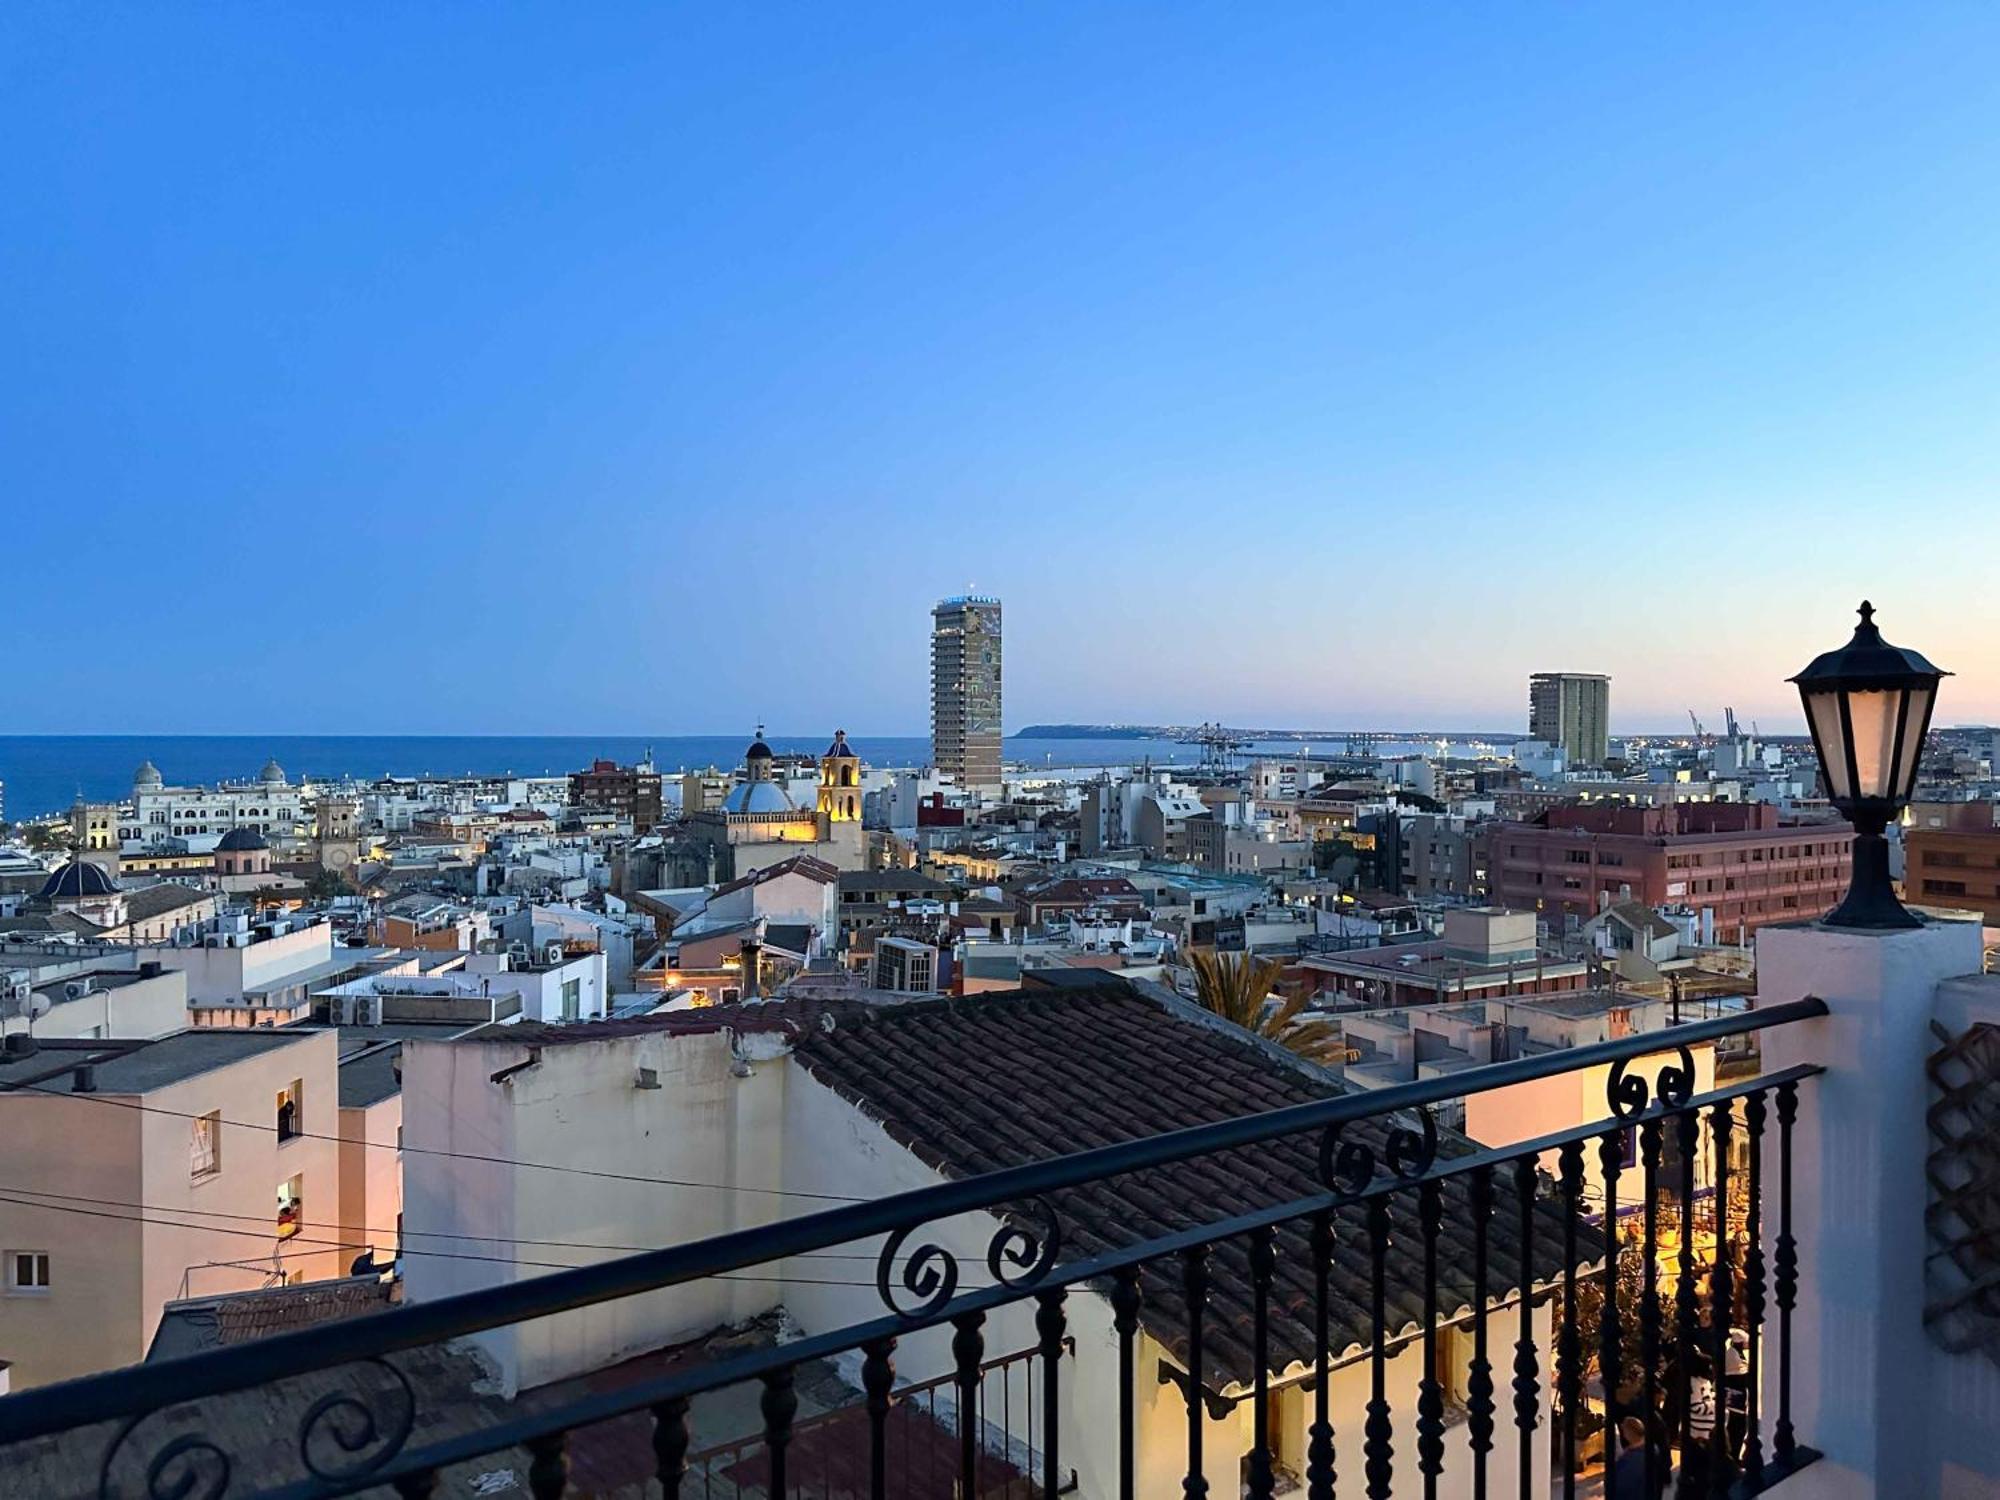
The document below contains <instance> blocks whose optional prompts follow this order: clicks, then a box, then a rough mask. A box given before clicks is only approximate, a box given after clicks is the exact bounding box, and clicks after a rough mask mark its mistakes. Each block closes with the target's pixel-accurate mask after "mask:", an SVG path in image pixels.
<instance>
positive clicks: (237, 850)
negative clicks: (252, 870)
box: [215, 828, 271, 854]
mask: <svg viewBox="0 0 2000 1500" xmlns="http://www.w3.org/2000/svg"><path fill="white" fill-rule="evenodd" d="M270 847H271V842H270V840H269V839H267V838H265V837H264V835H263V834H261V833H259V832H258V831H257V830H256V829H254V828H232V829H230V830H229V832H227V833H225V834H224V835H223V836H222V837H221V838H220V839H218V840H217V841H216V845H215V852H216V853H217V854H247V853H249V852H250V851H252V850H255V849H268V848H270Z"/></svg>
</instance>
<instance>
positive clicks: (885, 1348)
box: [861, 1338, 896, 1500]
mask: <svg viewBox="0 0 2000 1500" xmlns="http://www.w3.org/2000/svg"><path fill="white" fill-rule="evenodd" d="M863 1352H864V1355H865V1357H864V1358H863V1359H862V1361H861V1389H862V1391H863V1393H864V1394H865V1396H866V1398H867V1406H868V1500H886V1497H887V1495H888V1493H889V1393H890V1392H891V1391H892V1390H894V1389H895V1387H896V1341H895V1340H894V1339H892V1338H889V1339H875V1340H873V1341H872V1342H871V1343H869V1344H868V1345H866V1347H865V1349H864V1351H863Z"/></svg>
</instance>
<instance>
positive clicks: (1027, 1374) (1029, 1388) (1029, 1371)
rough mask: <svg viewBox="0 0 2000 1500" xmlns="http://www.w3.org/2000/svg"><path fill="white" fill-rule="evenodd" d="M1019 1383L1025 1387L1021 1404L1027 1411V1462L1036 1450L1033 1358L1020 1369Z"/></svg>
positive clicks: (1030, 1460)
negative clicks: (1028, 1456)
mask: <svg viewBox="0 0 2000 1500" xmlns="http://www.w3.org/2000/svg"><path fill="white" fill-rule="evenodd" d="M1021 1384H1022V1385H1023V1386H1024V1387H1026V1389H1024V1390H1023V1391H1022V1392H1021V1396H1022V1405H1023V1406H1025V1407H1026V1408H1027V1412H1028V1453H1029V1455H1030V1458H1029V1462H1030V1463H1032V1462H1033V1461H1034V1460H1033V1454H1034V1453H1035V1451H1036V1449H1035V1362H1034V1361H1033V1360H1029V1361H1028V1363H1027V1367H1026V1368H1025V1369H1023V1370H1022V1371H1021Z"/></svg>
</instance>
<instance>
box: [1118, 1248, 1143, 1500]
mask: <svg viewBox="0 0 2000 1500" xmlns="http://www.w3.org/2000/svg"><path fill="white" fill-rule="evenodd" d="M1139 1305H1140V1297H1139V1268H1138V1267H1137V1266H1120V1267H1119V1268H1118V1272H1117V1276H1116V1279H1115V1280H1114V1281H1113V1282H1112V1285H1111V1326H1112V1328H1113V1329H1115V1330H1116V1331H1117V1334H1118V1500H1137V1494H1138V1490H1137V1484H1138V1481H1137V1478H1136V1472H1137V1470H1136V1465H1135V1463H1134V1460H1133V1456H1132V1445H1133V1442H1134V1441H1135V1439H1134V1437H1133V1428H1134V1427H1136V1426H1137V1425H1138V1421H1139V1411H1138V1405H1139V1403H1138V1393H1137V1391H1136V1390H1135V1389H1134V1386H1133V1377H1134V1373H1135V1372H1134V1370H1133V1368H1132V1365H1133V1361H1134V1360H1135V1359H1136V1358H1137V1351H1136V1349H1135V1348H1134V1343H1135V1341H1136V1340H1137V1338H1138V1335H1139Z"/></svg>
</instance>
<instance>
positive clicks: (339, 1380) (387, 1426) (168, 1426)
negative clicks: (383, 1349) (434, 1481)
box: [97, 1358, 417, 1500]
mask: <svg viewBox="0 0 2000 1500" xmlns="http://www.w3.org/2000/svg"><path fill="white" fill-rule="evenodd" d="M273 1390H274V1393H275V1394H277V1395H278V1397H279V1399H281V1400H282V1399H285V1398H287V1397H290V1398H292V1399H294V1400H296V1401H301V1402H304V1408H303V1410H302V1411H301V1412H300V1413H299V1415H298V1417H297V1419H296V1423H295V1428H294V1434H293V1443H294V1447H295V1449H296V1452H297V1455H298V1462H299V1468H300V1471H301V1472H302V1473H304V1474H307V1475H310V1476H311V1477H312V1478H313V1479H314V1480H318V1481H321V1482H323V1483H324V1484H327V1485H329V1486H346V1485H350V1484H352V1483H353V1482H355V1481H358V1480H365V1479H366V1478H367V1477H368V1476H369V1475H371V1474H374V1473H375V1472H376V1471H377V1470H379V1469H381V1468H382V1467H383V1466H384V1465H385V1464H388V1463H389V1462H390V1461H391V1460H393V1459H394V1458H395V1457H396V1456H397V1455H398V1454H399V1453H401V1452H402V1451H403V1448H404V1446H405V1445H406V1444H407V1443H408V1442H409V1439H410V1434H411V1432H413V1431H414V1430H415V1428H416V1420H417V1393H416V1389H415V1387H413V1386H412V1385H411V1383H410V1379H409V1377H408V1376H407V1375H406V1374H404V1373H403V1371H402V1370H401V1369H400V1368H399V1367H398V1366H397V1365H395V1364H394V1363H393V1362H391V1361H390V1360H388V1359H384V1358H371V1359H364V1360H356V1361H354V1362H352V1363H349V1364H345V1365H340V1366H337V1367H335V1368H333V1369H328V1370H317V1371H312V1372H310V1373H308V1374H307V1375H305V1376H303V1377H301V1378H300V1379H299V1380H298V1381H296V1382H280V1383H278V1384H277V1385H276V1386H275V1387H274V1388H273ZM173 1411H174V1409H172V1408H169V1409H166V1410H162V1411H154V1412H147V1413H143V1414H141V1415H140V1416H137V1417H133V1418H131V1419H130V1420H128V1421H126V1422H125V1423H124V1424H123V1425H122V1426H120V1428H119V1429H118V1432H117V1434H116V1436H114V1437H113V1438H112V1440H111V1442H110V1444H109V1446H107V1447H106V1449H105V1452H104V1459H103V1463H102V1464H101V1466H100V1467H99V1471H98V1477H97V1493H98V1495H99V1497H100V1500H128V1497H130V1500H141V1497H143V1500H225V1497H227V1496H230V1495H233V1494H235V1493H237V1491H235V1490H233V1489H232V1488H231V1481H232V1479H235V1478H238V1477H240V1476H241V1475H243V1474H244V1473H246V1472H248V1471H249V1469H251V1468H253V1467H254V1465H249V1464H246V1463H245V1462H241V1461H239V1458H238V1456H237V1455H236V1454H234V1453H233V1452H232V1451H231V1448H230V1446H229V1441H228V1439H227V1438H226V1437H224V1436H221V1435H219V1433H221V1432H226V1431H229V1430H231V1429H232V1428H233V1429H235V1430H237V1431H240V1432H242V1433H244V1434H247V1435H249V1436H250V1437H252V1438H254V1439H256V1440H259V1441H261V1440H262V1439H263V1438H264V1436H265V1435H266V1433H267V1432H268V1430H269V1422H270V1419H269V1418H268V1417H266V1416H265V1415H264V1414H261V1413H260V1414H257V1415H256V1416H255V1418H254V1419H253V1418H251V1417H250V1415H249V1414H247V1413H246V1414H244V1416H243V1418H242V1419H240V1420H239V1421H237V1422H235V1423H221V1424H218V1423H216V1422H214V1421H210V1422H207V1423H205V1424H204V1427H205V1430H203V1431H199V1432H181V1433H176V1432H175V1431H174V1430H173V1415H172V1413H173ZM209 1415H210V1416H213V1415H214V1414H212V1413H211V1414H209ZM156 1426H157V1427H159V1428H161V1429H162V1430H161V1432H160V1433H159V1435H158V1436H157V1437H156V1438H154V1439H153V1440H152V1441H151V1442H148V1441H147V1440H146V1433H147V1431H148V1429H150V1428H152V1427H156ZM211 1429H212V1430H211ZM266 1477H268V1476H266Z"/></svg>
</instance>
